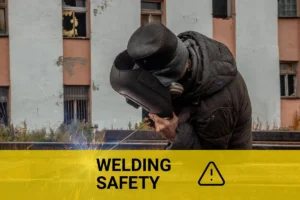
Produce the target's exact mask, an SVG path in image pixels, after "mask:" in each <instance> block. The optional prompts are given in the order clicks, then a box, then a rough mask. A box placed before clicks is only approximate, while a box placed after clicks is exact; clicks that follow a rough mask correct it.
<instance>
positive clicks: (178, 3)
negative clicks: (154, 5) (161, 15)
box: [166, 0, 213, 38]
mask: <svg viewBox="0 0 300 200" xmlns="http://www.w3.org/2000/svg"><path fill="white" fill-rule="evenodd" d="M183 4H184V5H183ZM166 12H167V26H168V27H169V28H170V29H171V30H172V31H173V32H174V33H176V34H179V33H180V32H183V31H189V30H193V31H198V32H200V33H202V34H204V35H206V36H208V37H210V38H212V35H213V18H212V1H211V0H188V1H186V3H185V2H183V1H182V0H167V9H166Z"/></svg>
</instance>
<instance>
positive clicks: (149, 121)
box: [144, 117, 155, 129]
mask: <svg viewBox="0 0 300 200" xmlns="http://www.w3.org/2000/svg"><path fill="white" fill-rule="evenodd" d="M144 122H145V124H146V125H147V126H148V127H149V128H151V129H152V128H155V125H154V121H152V119H149V118H148V117H145V118H144Z"/></svg>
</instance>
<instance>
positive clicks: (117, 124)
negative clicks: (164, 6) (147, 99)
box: [91, 0, 141, 129]
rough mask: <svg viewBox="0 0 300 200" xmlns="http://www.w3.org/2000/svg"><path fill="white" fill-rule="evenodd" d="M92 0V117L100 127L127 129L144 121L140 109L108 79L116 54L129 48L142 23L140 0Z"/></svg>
mask: <svg viewBox="0 0 300 200" xmlns="http://www.w3.org/2000/svg"><path fill="white" fill-rule="evenodd" d="M103 2H105V1H102V0H92V1H91V79H92V85H91V86H92V104H93V105H92V106H93V112H92V120H93V123H94V124H98V125H99V128H100V129H101V128H111V127H112V125H113V127H114V128H127V127H128V123H129V121H131V122H132V123H133V124H134V123H135V122H138V121H140V120H141V110H136V109H134V108H133V107H131V106H129V105H127V104H126V102H125V99H124V98H123V97H122V96H121V95H119V94H117V93H116V92H115V91H114V90H113V89H112V87H111V85H110V82H109V74H110V70H111V66H112V63H113V60H114V58H115V56H116V55H117V54H118V53H119V52H121V51H123V50H124V49H126V47H127V42H128V39H129V37H130V35H131V34H132V33H133V31H135V30H136V29H137V28H138V27H139V26H140V4H139V2H140V1H136V0H126V1H124V0H112V1H111V0H108V1H106V2H107V4H105V5H104V4H103Z"/></svg>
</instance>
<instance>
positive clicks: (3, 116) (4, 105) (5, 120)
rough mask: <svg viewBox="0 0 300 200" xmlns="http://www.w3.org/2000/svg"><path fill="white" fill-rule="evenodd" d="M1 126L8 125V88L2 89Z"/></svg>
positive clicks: (0, 100)
mask: <svg viewBox="0 0 300 200" xmlns="http://www.w3.org/2000/svg"><path fill="white" fill-rule="evenodd" d="M0 125H5V126H7V125H8V87H0Z"/></svg>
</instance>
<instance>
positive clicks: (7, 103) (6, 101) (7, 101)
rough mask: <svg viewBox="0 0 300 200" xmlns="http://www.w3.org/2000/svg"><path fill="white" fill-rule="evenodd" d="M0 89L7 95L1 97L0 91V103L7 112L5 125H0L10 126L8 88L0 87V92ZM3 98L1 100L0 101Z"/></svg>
mask: <svg viewBox="0 0 300 200" xmlns="http://www.w3.org/2000/svg"><path fill="white" fill-rule="evenodd" d="M1 89H4V90H6V91H7V94H6V97H5V96H3V97H2V95H1V94H2V92H1V91H0V103H4V102H5V103H6V111H7V113H6V114H7V124H5V123H4V124H1V123H0V125H2V126H3V125H4V126H8V125H9V124H10V100H9V98H10V94H9V92H10V89H9V87H8V86H0V90H1ZM2 98H3V99H2Z"/></svg>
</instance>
